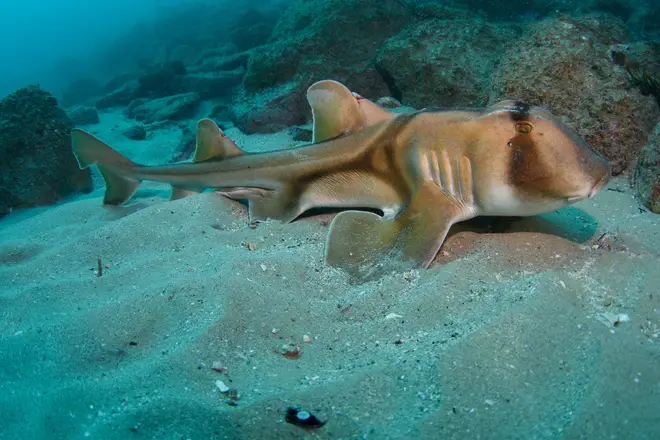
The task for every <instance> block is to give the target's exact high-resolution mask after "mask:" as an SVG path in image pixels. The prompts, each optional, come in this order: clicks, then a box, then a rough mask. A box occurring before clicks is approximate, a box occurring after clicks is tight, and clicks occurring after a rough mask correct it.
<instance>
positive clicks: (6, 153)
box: [0, 86, 92, 215]
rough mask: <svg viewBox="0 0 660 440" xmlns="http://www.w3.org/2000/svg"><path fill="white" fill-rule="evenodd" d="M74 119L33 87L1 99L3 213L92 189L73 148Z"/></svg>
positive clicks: (0, 191) (0, 193)
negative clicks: (71, 134) (71, 138)
mask: <svg viewBox="0 0 660 440" xmlns="http://www.w3.org/2000/svg"><path fill="white" fill-rule="evenodd" d="M72 128H73V123H72V122H71V120H70V119H69V117H68V116H67V115H66V113H65V112H64V110H62V109H61V108H60V107H59V106H58V105H57V100H56V99H55V97H53V96H52V95H51V94H50V93H48V92H46V91H44V90H42V89H41V88H39V86H29V87H26V88H22V89H19V90H17V91H16V92H14V93H12V94H11V95H9V96H7V97H6V98H4V99H3V100H2V101H0V157H1V158H2V160H1V161H0V215H3V214H7V213H8V212H10V211H11V209H12V208H25V207H31V206H38V205H47V204H51V203H54V202H56V201H58V200H61V199H62V198H64V197H66V196H68V195H70V194H72V193H74V192H78V191H83V192H87V191H91V189H92V180H91V177H90V173H89V170H80V169H79V168H78V164H77V162H76V159H75V157H74V156H73V153H72V152H71V141H70V131H71V129H72Z"/></svg>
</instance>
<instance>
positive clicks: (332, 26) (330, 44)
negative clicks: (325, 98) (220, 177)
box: [232, 0, 416, 133]
mask: <svg viewBox="0 0 660 440" xmlns="http://www.w3.org/2000/svg"><path fill="white" fill-rule="evenodd" d="M356 11H359V13H356ZM413 12H414V9H413V7H412V6H410V4H408V3H407V2H400V1H397V0H382V1H377V2H376V1H369V0H345V1H341V2H328V1H325V0H311V1H310V0H296V1H294V2H292V3H291V5H290V6H289V8H288V9H287V10H286V11H285V12H284V14H283V16H282V18H281V19H280V21H279V23H278V24H277V26H276V27H275V30H274V31H273V34H272V36H271V38H270V40H269V43H268V44H267V45H265V46H261V47H260V48H259V50H255V51H253V52H252V56H251V57H250V61H249V63H248V68H247V72H246V74H245V78H244V79H243V86H242V87H240V88H239V90H238V93H237V94H236V98H235V102H234V105H233V106H232V115H233V117H232V120H233V121H234V123H235V124H236V125H237V126H238V127H239V128H240V129H241V130H243V131H245V132H248V133H254V132H257V131H259V132H273V131H277V130H279V129H281V128H282V127H287V126H290V125H300V124H303V123H305V122H306V121H307V120H308V119H309V118H310V116H311V112H310V110H309V108H308V106H307V104H306V100H305V91H306V89H307V87H309V86H310V85H311V84H312V83H314V82H315V81H318V80H321V79H328V78H331V79H335V80H337V81H340V82H342V83H344V84H346V86H347V87H348V88H350V89H351V90H355V91H356V92H359V93H360V94H362V95H363V96H365V97H367V98H370V97H380V96H385V95H390V94H391V92H390V91H389V89H388V87H387V84H386V83H385V81H384V80H383V79H382V78H381V76H380V74H379V73H378V72H377V71H376V69H375V68H374V57H375V55H376V53H377V51H378V49H379V47H380V46H381V44H382V43H383V42H384V41H385V40H386V39H387V38H388V37H390V36H391V35H393V34H395V33H397V32H399V31H400V30H401V29H402V28H403V27H404V26H406V25H408V24H411V23H413V22H415V20H416V17H415V16H414V14H413ZM285 94H288V95H290V96H285ZM253 116H255V117H257V119H258V120H259V121H260V122H256V121H255V120H253V119H252V117H253Z"/></svg>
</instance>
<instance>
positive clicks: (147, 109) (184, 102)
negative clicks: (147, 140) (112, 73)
mask: <svg viewBox="0 0 660 440" xmlns="http://www.w3.org/2000/svg"><path fill="white" fill-rule="evenodd" d="M199 103H200V97H199V95H198V94H197V93H182V94H180V95H174V96H167V97H165V98H159V99H153V100H151V101H144V100H140V99H138V100H135V101H133V102H132V103H131V105H130V106H129V107H128V109H127V113H128V116H129V117H131V118H133V119H135V120H137V121H140V122H144V123H151V122H158V121H178V120H182V119H186V118H190V117H192V116H193V115H194V114H195V112H196V111H197V107H198V105H199Z"/></svg>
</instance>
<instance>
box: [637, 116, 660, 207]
mask: <svg viewBox="0 0 660 440" xmlns="http://www.w3.org/2000/svg"><path fill="white" fill-rule="evenodd" d="M633 186H634V187H635V192H636V194H637V196H638V197H639V199H640V200H641V202H642V203H643V204H644V205H645V206H646V207H647V208H649V209H650V210H651V211H653V212H655V213H656V214H660V124H658V125H656V126H655V130H653V134H652V135H651V137H650V138H649V141H648V143H647V144H646V145H645V146H644V148H642V151H641V152H640V155H639V159H638V160H637V166H636V167H635V173H634V175H633Z"/></svg>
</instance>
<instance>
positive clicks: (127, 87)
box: [96, 81, 138, 110]
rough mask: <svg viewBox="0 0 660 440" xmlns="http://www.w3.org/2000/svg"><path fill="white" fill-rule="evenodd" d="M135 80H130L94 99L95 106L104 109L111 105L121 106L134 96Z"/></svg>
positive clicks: (136, 85) (136, 84)
mask: <svg viewBox="0 0 660 440" xmlns="http://www.w3.org/2000/svg"><path fill="white" fill-rule="evenodd" d="M137 87H138V83H137V81H130V82H128V83H126V84H124V85H123V86H121V87H119V88H118V89H116V90H114V91H112V92H110V93H108V94H107V95H105V96H104V97H102V98H100V99H99V100H97V101H96V108H97V109H99V110H104V109H107V108H111V107H123V106H125V105H128V104H129V103H130V102H131V101H132V100H133V99H134V98H135V91H136V90H137Z"/></svg>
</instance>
